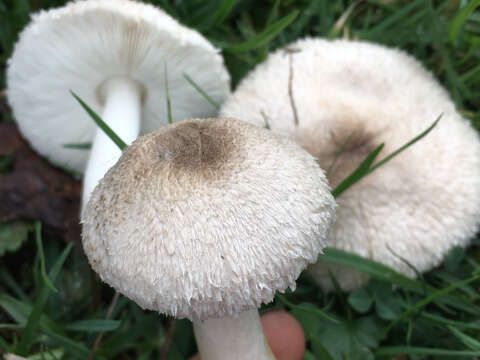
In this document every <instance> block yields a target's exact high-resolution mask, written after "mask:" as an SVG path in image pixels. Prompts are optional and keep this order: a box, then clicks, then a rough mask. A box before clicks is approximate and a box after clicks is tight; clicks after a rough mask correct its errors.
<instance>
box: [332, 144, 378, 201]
mask: <svg viewBox="0 0 480 360" xmlns="http://www.w3.org/2000/svg"><path fill="white" fill-rule="evenodd" d="M383 146H384V144H380V145H379V146H377V147H376V148H375V150H373V151H372V152H371V153H370V154H368V155H367V157H366V158H365V159H364V160H363V161H362V163H361V164H360V165H359V166H358V167H357V168H356V169H355V170H354V171H353V172H352V173H351V174H350V175H349V176H348V177H347V178H346V179H345V180H343V181H342V182H341V183H340V184H338V186H337V187H336V188H335V189H333V191H332V195H333V196H334V197H338V196H340V194H342V193H343V192H344V191H345V190H347V189H348V188H349V187H350V186H352V185H353V184H355V183H356V182H358V181H360V180H361V179H362V178H363V177H364V176H365V175H367V174H368V173H369V169H370V165H371V164H372V163H373V162H374V161H375V158H376V157H377V155H378V154H379V153H380V151H382V149H383Z"/></svg>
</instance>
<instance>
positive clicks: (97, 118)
mask: <svg viewBox="0 0 480 360" xmlns="http://www.w3.org/2000/svg"><path fill="white" fill-rule="evenodd" d="M70 93H71V94H72V96H73V97H74V98H75V100H77V101H78V102H79V104H80V105H81V106H82V107H83V109H84V110H85V111H86V112H87V114H88V115H89V116H90V117H91V118H92V120H93V121H95V124H97V126H98V127H99V128H100V129H102V131H103V132H104V133H105V134H106V135H107V136H108V137H109V138H110V139H111V140H112V141H113V142H114V143H115V145H117V146H118V147H119V148H120V150H122V151H123V149H125V148H126V147H127V144H126V143H125V142H124V141H123V140H122V139H120V137H119V136H118V135H117V134H115V132H114V131H113V130H112V128H111V127H110V126H108V125H107V123H106V122H104V121H103V120H102V118H101V117H100V116H98V115H97V113H96V112H95V111H93V110H92V109H91V108H90V107H89V106H88V105H87V104H86V103H85V102H84V101H83V100H82V99H80V98H79V97H78V95H77V94H75V93H74V92H73V91H70Z"/></svg>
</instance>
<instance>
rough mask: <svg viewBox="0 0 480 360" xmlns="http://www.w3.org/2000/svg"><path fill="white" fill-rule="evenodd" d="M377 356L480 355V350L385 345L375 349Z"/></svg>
mask: <svg viewBox="0 0 480 360" xmlns="http://www.w3.org/2000/svg"><path fill="white" fill-rule="evenodd" d="M375 355H376V356H396V355H431V356H435V355H436V356H479V355H480V351H460V350H444V349H432V348H424V347H411V346H385V347H381V348H378V349H377V350H376V351H375Z"/></svg>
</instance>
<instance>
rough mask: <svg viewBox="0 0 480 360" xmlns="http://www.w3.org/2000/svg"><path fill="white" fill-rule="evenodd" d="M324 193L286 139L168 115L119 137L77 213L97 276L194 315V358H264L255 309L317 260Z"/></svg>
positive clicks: (330, 206)
mask: <svg viewBox="0 0 480 360" xmlns="http://www.w3.org/2000/svg"><path fill="white" fill-rule="evenodd" d="M334 207H335V203H334V199H333V197H332V195H331V193H330V191H329V187H328V184H327V182H326V178H325V176H324V173H323V171H322V170H321V169H320V167H319V166H318V164H317V163H316V162H315V159H314V158H313V157H312V156H311V155H310V154H308V153H307V152H306V151H304V150H302V149H301V147H300V146H298V145H297V144H295V143H294V142H293V141H291V140H289V139H286V138H282V137H279V136H278V135H275V134H273V133H272V132H269V131H267V130H265V129H261V128H258V127H255V126H253V125H250V124H247V123H245V122H242V121H239V120H233V119H213V118H210V119H194V120H185V121H182V122H177V123H175V124H173V125H170V126H167V127H164V128H161V129H159V130H158V131H156V132H154V133H151V134H148V135H145V136H143V137H141V138H139V139H138V140H136V141H135V142H133V144H132V145H131V146H129V147H128V148H127V149H126V150H125V151H124V153H123V154H122V156H121V157H120V160H119V161H118V162H117V164H116V165H114V166H113V167H112V168H111V169H110V170H109V171H108V172H107V173H106V175H105V177H104V178H103V179H102V180H101V181H100V182H99V184H98V186H97V187H96V188H95V190H94V191H93V193H92V196H91V198H90V200H89V202H88V203H87V206H86V208H85V211H84V215H83V220H82V222H83V233H82V237H83V247H84V250H85V252H86V254H87V256H88V259H89V261H90V264H91V266H92V268H93V269H94V270H95V271H96V272H97V273H98V274H99V275H100V277H101V278H102V280H103V281H105V282H106V283H108V284H110V285H111V286H113V287H114V288H115V289H116V290H117V291H119V292H120V293H122V294H124V295H125V296H127V297H129V298H130V299H132V300H133V301H135V302H136V303H137V304H139V305H140V306H141V307H142V308H144V309H150V310H154V311H158V312H160V313H164V314H169V315H172V316H175V317H178V318H189V319H191V320H192V321H193V323H194V331H195V336H196V339H197V343H198V348H199V352H200V356H201V358H202V360H211V359H222V360H224V359H272V358H273V357H272V354H271V352H270V350H269V348H268V345H267V344H266V342H265V340H264V337H263V333H262V328H261V325H260V321H259V316H258V311H257V307H258V306H260V305H261V304H262V303H267V302H270V301H271V300H272V299H273V297H274V294H275V292H276V291H284V290H285V289H286V288H288V287H290V288H294V287H295V280H296V278H297V277H298V275H299V274H300V272H301V271H302V270H303V269H304V268H305V267H306V266H307V264H308V263H312V262H314V261H316V259H317V256H318V254H319V253H320V252H321V250H322V248H323V245H324V240H325V238H326V236H327V232H328V229H329V227H330V225H331V223H332V222H333V220H334Z"/></svg>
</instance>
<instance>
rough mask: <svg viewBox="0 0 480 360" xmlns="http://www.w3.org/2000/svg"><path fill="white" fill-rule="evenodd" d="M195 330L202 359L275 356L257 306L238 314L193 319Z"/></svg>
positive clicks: (266, 358) (259, 359)
mask: <svg viewBox="0 0 480 360" xmlns="http://www.w3.org/2000/svg"><path fill="white" fill-rule="evenodd" d="M193 330H194V332H195V338H196V339H197V345H198V352H199V353H200V358H201V359H202V360H225V359H231V360H244V359H252V360H275V357H274V356H273V354H272V351H271V350H270V348H269V346H268V344H267V341H266V340H265V337H264V336H263V330H262V324H261V323H260V317H259V315H258V311H257V310H256V309H254V310H248V311H245V312H243V313H241V314H240V315H238V316H227V317H223V318H219V319H207V320H204V321H200V320H198V321H194V322H193Z"/></svg>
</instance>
